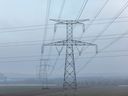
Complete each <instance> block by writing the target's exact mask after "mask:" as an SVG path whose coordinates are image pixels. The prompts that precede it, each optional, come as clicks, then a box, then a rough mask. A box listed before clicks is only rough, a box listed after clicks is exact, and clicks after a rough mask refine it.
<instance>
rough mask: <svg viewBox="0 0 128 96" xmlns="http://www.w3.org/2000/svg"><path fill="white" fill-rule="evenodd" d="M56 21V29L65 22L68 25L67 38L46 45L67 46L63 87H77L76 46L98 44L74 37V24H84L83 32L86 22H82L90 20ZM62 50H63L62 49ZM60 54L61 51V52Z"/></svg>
mask: <svg viewBox="0 0 128 96" xmlns="http://www.w3.org/2000/svg"><path fill="white" fill-rule="evenodd" d="M51 20H52V21H55V22H57V23H55V25H54V31H56V29H57V25H60V24H63V25H66V40H62V41H57V42H52V43H47V44H44V46H65V47H66V57H65V68H64V81H63V88H64V89H65V90H66V89H75V90H76V89H77V80H76V69H75V58H74V46H95V47H96V49H97V45H96V44H92V43H88V42H83V41H79V40H74V39H73V25H78V24H80V25H82V27H83V32H84V31H85V24H84V23H82V22H84V21H88V19H84V20H56V19H51ZM60 51H62V50H60ZM59 54H60V52H59Z"/></svg>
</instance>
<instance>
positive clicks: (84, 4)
mask: <svg viewBox="0 0 128 96" xmlns="http://www.w3.org/2000/svg"><path fill="white" fill-rule="evenodd" d="M87 3H88V0H84V2H83V5H82V6H81V9H80V13H79V15H78V16H77V17H76V20H79V19H80V17H81V15H82V14H83V12H84V9H85V7H86V5H87Z"/></svg>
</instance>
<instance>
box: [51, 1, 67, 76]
mask: <svg viewBox="0 0 128 96" xmlns="http://www.w3.org/2000/svg"><path fill="white" fill-rule="evenodd" d="M65 2H66V0H63V2H62V5H61V8H60V12H59V16H58V19H60V18H61V16H62V13H63V10H64V6H65ZM54 31H55V30H54ZM55 33H56V32H54V37H53V40H52V41H54V40H55ZM50 48H52V46H50ZM51 51H52V50H50V52H49V53H50V54H49V55H51ZM49 57H50V56H49ZM59 57H60V56H59V55H58V56H57V58H56V60H55V62H54V66H53V67H52V70H51V71H50V73H49V74H50V75H51V74H52V73H53V71H54V70H55V67H56V65H57V62H58V60H59Z"/></svg>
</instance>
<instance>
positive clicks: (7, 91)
mask: <svg viewBox="0 0 128 96" xmlns="http://www.w3.org/2000/svg"><path fill="white" fill-rule="evenodd" d="M65 93H66V92H65ZM67 93H68V94H69V96H72V95H71V93H70V92H67ZM75 94H76V96H128V87H125V86H123V87H122V86H120V87H99V88H98V87H95V88H94V87H93V88H79V89H78V91H77V92H76V93H75ZM63 95H64V92H63V90H62V89H57V88H52V89H47V90H46V89H44V90H41V87H39V86H35V87H34V86H31V87H30V86H12V87H11V86H10V87H7V86H6V87H0V96H63Z"/></svg>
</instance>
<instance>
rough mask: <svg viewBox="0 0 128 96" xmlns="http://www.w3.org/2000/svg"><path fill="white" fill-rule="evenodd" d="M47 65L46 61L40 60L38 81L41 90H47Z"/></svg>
mask: <svg viewBox="0 0 128 96" xmlns="http://www.w3.org/2000/svg"><path fill="white" fill-rule="evenodd" d="M47 63H48V59H42V60H40V68H39V80H40V82H41V83H42V89H48V77H47V68H48V64H47Z"/></svg>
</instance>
